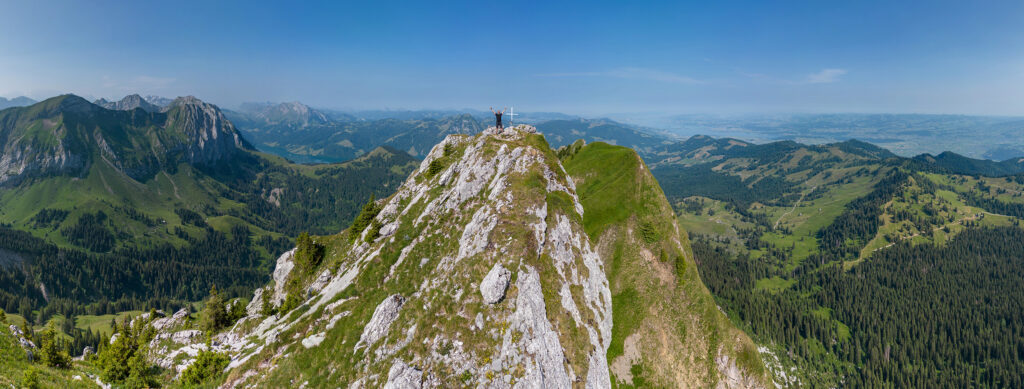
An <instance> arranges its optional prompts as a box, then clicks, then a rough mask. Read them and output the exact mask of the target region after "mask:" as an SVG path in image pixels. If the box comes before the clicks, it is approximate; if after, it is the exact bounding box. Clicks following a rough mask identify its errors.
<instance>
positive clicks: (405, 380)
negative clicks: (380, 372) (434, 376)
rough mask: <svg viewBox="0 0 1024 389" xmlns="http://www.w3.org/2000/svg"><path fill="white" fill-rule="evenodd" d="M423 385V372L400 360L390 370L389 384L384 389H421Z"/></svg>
mask: <svg viewBox="0 0 1024 389" xmlns="http://www.w3.org/2000/svg"><path fill="white" fill-rule="evenodd" d="M422 384H423V372H422V371H420V370H419V369H417V368H415V367H412V366H409V365H407V364H405V362H402V361H400V360H397V359H396V360H395V364H393V365H391V370H388V382H387V383H386V384H384V389H420V388H421V387H422Z"/></svg>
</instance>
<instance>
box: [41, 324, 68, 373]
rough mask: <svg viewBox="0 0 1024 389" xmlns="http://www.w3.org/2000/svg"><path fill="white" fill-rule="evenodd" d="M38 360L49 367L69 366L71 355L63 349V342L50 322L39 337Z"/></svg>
mask: <svg viewBox="0 0 1024 389" xmlns="http://www.w3.org/2000/svg"><path fill="white" fill-rule="evenodd" d="M39 360H40V361H42V362H43V364H45V365H47V366H50V367H59V368H67V367H70V366H71V357H70V356H68V352H67V351H66V350H65V349H64V345H63V342H62V341H61V340H60V338H58V337H57V329H56V328H54V326H53V323H52V322H51V323H50V324H49V325H47V326H46V329H44V330H43V332H42V334H40V337H39Z"/></svg>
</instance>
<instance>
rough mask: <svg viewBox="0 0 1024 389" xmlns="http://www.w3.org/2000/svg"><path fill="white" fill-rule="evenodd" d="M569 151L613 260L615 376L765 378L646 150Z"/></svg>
mask: <svg viewBox="0 0 1024 389" xmlns="http://www.w3.org/2000/svg"><path fill="white" fill-rule="evenodd" d="M575 146H576V149H575V150H570V149H565V150H563V151H562V152H561V154H562V161H563V163H564V164H565V167H566V170H567V171H568V172H569V175H570V176H571V177H572V178H573V180H574V181H575V183H576V187H577V190H578V193H579V195H580V202H581V203H582V204H583V208H584V209H585V210H586V213H585V214H584V217H583V224H584V227H585V228H586V230H587V234H588V235H589V236H590V238H591V241H593V242H595V243H596V244H597V246H598V253H600V255H601V257H602V259H603V260H604V261H605V266H606V269H607V270H608V279H609V284H610V287H611V291H612V307H613V311H614V314H613V318H614V323H613V325H612V343H611V346H610V347H609V349H608V358H609V362H610V363H611V372H612V375H613V380H614V381H615V382H616V384H617V385H621V386H629V385H635V386H637V387H648V386H654V387H700V386H713V385H715V384H717V383H719V382H724V383H726V384H728V385H729V386H734V385H742V386H753V385H762V386H767V385H765V384H766V383H768V382H769V379H768V375H767V372H766V371H765V368H764V365H763V363H762V362H761V360H760V355H759V353H758V350H757V347H756V346H755V345H754V344H753V342H751V341H750V339H749V338H748V337H747V336H746V335H745V334H743V333H742V332H741V331H739V330H737V329H736V328H735V327H733V326H732V325H731V324H730V323H729V321H728V319H727V318H726V317H725V315H723V314H722V313H721V312H719V311H718V308H717V306H716V305H715V302H714V300H713V299H712V297H711V294H710V293H709V292H708V290H707V289H706V288H705V287H704V284H703V283H702V282H701V280H700V276H699V274H698V272H697V268H696V264H695V262H694V257H693V252H692V250H691V249H690V244H689V240H688V239H687V237H686V234H685V231H681V230H680V228H679V226H678V224H677V223H676V221H675V218H674V217H672V214H673V213H672V208H671V207H670V206H669V205H668V202H667V201H666V200H665V196H664V195H663V194H662V192H661V188H660V187H659V186H658V183H657V181H655V180H654V177H653V176H652V175H651V174H650V171H649V170H648V169H647V167H646V165H645V164H644V163H643V161H642V160H641V159H640V157H639V156H637V155H636V153H635V152H634V151H632V150H630V149H628V148H625V147H621V146H611V145H608V144H605V143H594V144H590V145H586V146H583V147H579V146H580V145H578V144H577V145H575Z"/></svg>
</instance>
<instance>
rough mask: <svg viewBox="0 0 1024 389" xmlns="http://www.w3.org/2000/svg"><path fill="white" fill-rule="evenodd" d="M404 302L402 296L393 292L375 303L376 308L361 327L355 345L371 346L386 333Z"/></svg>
mask: <svg viewBox="0 0 1024 389" xmlns="http://www.w3.org/2000/svg"><path fill="white" fill-rule="evenodd" d="M404 304H405V298H404V297H402V296H399V295H397V294H393V295H391V296H388V298H386V299H384V301H382V302H381V303H380V305H377V309H374V310H373V316H371V317H370V322H369V323H366V327H363V334H362V335H360V336H359V343H358V344H357V345H356V347H357V348H358V347H359V346H371V345H373V344H374V343H376V342H377V340H379V339H380V338H382V337H384V335H387V333H388V329H390V328H391V323H393V322H394V321H395V319H397V318H398V312H399V310H401V309H402V305H404Z"/></svg>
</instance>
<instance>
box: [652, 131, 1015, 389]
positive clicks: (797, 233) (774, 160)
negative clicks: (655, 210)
mask: <svg viewBox="0 0 1024 389" xmlns="http://www.w3.org/2000/svg"><path fill="white" fill-rule="evenodd" d="M944 155H945V157H944V158H943V159H944V160H946V161H958V162H957V163H943V162H942V161H936V160H929V159H927V158H914V159H907V158H900V157H896V156H894V155H892V154H891V153H888V152H886V151H884V150H882V149H878V148H876V147H874V146H871V145H868V144H865V143H861V142H841V143H835V144H828V145H819V146H806V145H801V144H797V143H794V142H777V143H770V144H765V145H752V144H739V143H736V142H734V141H730V140H720V139H711V138H704V139H697V140H693V139H691V140H690V141H689V145H686V144H681V145H678V146H677V147H675V148H672V147H668V148H666V150H665V151H664V152H663V154H662V156H663V158H662V159H661V160H659V161H657V162H655V166H656V167H655V168H654V169H653V173H654V175H655V177H657V178H658V181H659V183H660V184H661V186H662V188H663V189H664V190H665V193H666V196H667V197H668V198H669V200H670V201H671V202H672V203H673V206H674V207H675V209H676V211H677V214H678V218H679V223H680V225H681V226H683V227H684V228H685V229H687V230H688V231H689V232H690V237H691V239H692V240H693V247H694V252H695V256H696V258H697V261H698V264H699V266H698V267H699V268H700V271H701V276H702V278H703V279H704V281H705V282H706V283H707V285H708V288H709V289H710V290H711V291H712V293H713V294H714V295H715V297H716V300H717V301H718V303H719V305H721V306H722V307H723V308H724V309H725V310H726V311H727V312H728V314H729V317H730V318H731V319H732V320H733V322H734V323H736V324H737V325H739V326H740V327H741V328H744V329H746V330H747V331H748V332H749V333H750V334H751V335H752V336H753V337H754V339H755V340H757V341H758V342H759V343H762V344H769V345H771V346H770V348H771V349H773V350H774V355H775V356H776V357H778V358H779V362H780V365H781V366H782V367H783V369H782V370H783V371H784V372H785V373H786V377H785V378H782V377H779V376H776V378H777V379H779V380H780V381H786V380H790V381H791V382H793V383H794V384H801V385H810V386H819V385H827V386H832V385H840V384H846V385H853V386H863V385H870V384H879V383H884V384H887V385H893V386H896V387H904V386H916V387H934V386H944V385H952V386H993V387H1000V386H1014V385H1018V384H1019V382H1020V381H1019V377H1020V372H1021V371H1022V369H1024V363H1022V360H1021V358H1020V356H1019V355H1017V354H1015V353H1016V351H1014V350H1019V349H1020V347H1021V346H1022V345H1024V337H1021V336H1020V335H1014V334H1019V333H1021V332H1019V331H1021V329H1022V328H1021V327H1020V325H1019V324H1017V322H1016V321H1014V320H1009V317H1013V316H1014V315H1017V314H1018V313H1019V309H1020V306H1019V304H1018V303H1016V302H1015V301H1018V300H1016V299H1019V298H1020V297H1019V295H1020V290H1019V288H1017V287H1015V286H1013V285H1015V284H1019V282H1021V281H1024V276H1022V275H1024V263H1021V262H1020V261H1019V258H1021V253H1022V251H1021V250H1022V248H1021V247H1020V245H1019V243H1016V242H1017V240H1018V239H1019V238H1018V237H1019V236H1024V232H1022V231H1021V228H1020V220H1021V218H1022V217H1024V212H1021V211H1022V210H1024V197H1022V193H1024V185H1022V183H1024V177H1021V176H1012V175H1011V176H1002V177H988V176H985V175H984V173H986V172H994V173H999V172H1004V173H1005V172H1014V171H1015V170H1013V169H1005V170H998V169H995V168H993V166H996V167H998V166H1002V165H1003V164H1002V163H998V162H992V161H980V160H971V159H967V158H964V157H956V158H953V157H952V154H951V153H950V154H944ZM957 301H960V302H957ZM966 301H975V302H981V301H986V302H988V303H984V304H982V303H976V304H970V303H967V302H966ZM925 323H927V325H924V324H925ZM977 348H985V349H987V350H990V352H987V353H976V352H974V351H973V350H975V349H977ZM938 350H942V351H941V352H940V351H938ZM788 367H793V368H795V369H794V370H792V371H786V369H788Z"/></svg>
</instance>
